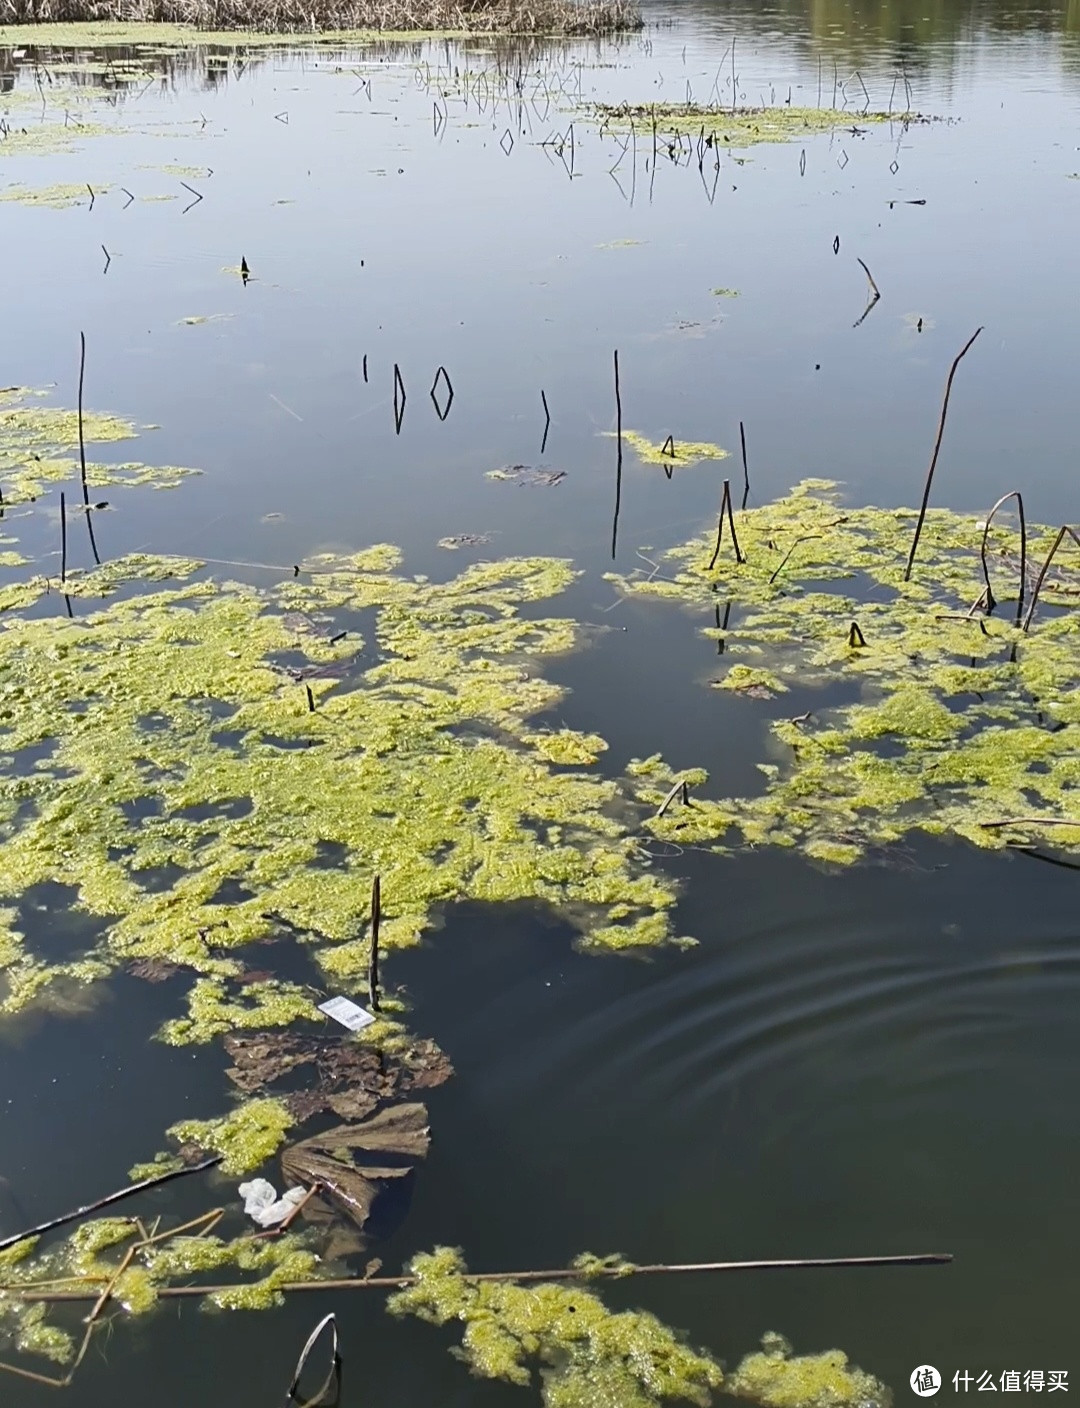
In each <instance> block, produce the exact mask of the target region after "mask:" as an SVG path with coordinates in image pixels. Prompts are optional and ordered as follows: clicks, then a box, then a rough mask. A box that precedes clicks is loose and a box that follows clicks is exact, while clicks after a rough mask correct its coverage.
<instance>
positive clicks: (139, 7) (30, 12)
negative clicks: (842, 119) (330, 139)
mask: <svg viewBox="0 0 1080 1408" xmlns="http://www.w3.org/2000/svg"><path fill="white" fill-rule="evenodd" d="M102 20H123V21H125V22H127V23H131V24H140V23H149V22H152V21H159V22H165V23H170V24H190V25H194V26H195V27H196V28H199V29H256V30H263V31H271V32H273V31H279V30H280V31H282V32H288V31H293V30H305V31H307V32H309V33H310V32H311V30H312V29H313V28H314V29H323V30H355V29H382V30H392V31H397V32H401V31H403V30H439V29H441V30H470V31H476V32H480V33H489V34H490V33H499V34H611V33H615V32H617V31H619V30H629V29H640V28H641V27H642V19H641V14H640V12H639V10H638V7H637V5H636V3H635V0H458V3H456V4H455V3H453V0H6V3H5V5H4V22H5V23H6V24H35V23H42V24H44V23H53V24H55V23H63V22H71V21H82V22H88V21H102Z"/></svg>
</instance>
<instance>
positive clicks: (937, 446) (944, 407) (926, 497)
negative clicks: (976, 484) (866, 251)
mask: <svg viewBox="0 0 1080 1408" xmlns="http://www.w3.org/2000/svg"><path fill="white" fill-rule="evenodd" d="M868 272H869V271H868ZM981 332H982V328H976V329H975V331H974V332H973V333H972V334H971V336H970V337H969V338H968V340H967V342H965V343H964V346H963V347H962V348H961V350H960V352H959V354H958V355H957V357H956V360H955V361H954V362H953V364H952V366H951V367H950V368H949V377H948V380H947V381H946V383H945V399H944V400H943V401H942V403H941V418H940V419H939V421H938V428H937V439H936V440H935V441H934V453H933V456H932V458H931V460H930V468H929V469H928V470H927V472H926V485H925V487H924V488H923V496H922V504H921V506H920V508H919V521H918V522H917V523H916V524H915V536H914V538H912V540H911V551H910V552H909V553H908V560H907V566H906V567H905V568H904V581H905V582H910V581H911V569H912V566H913V565H914V562H915V553H916V551H917V549H918V546H919V538H920V537H921V536H922V530H923V522H924V521H925V519H926V509H927V505H928V504H929V503H930V486H931V484H933V482H934V470H935V469H936V468H937V462H938V454H939V452H940V450H941V438H942V436H943V435H944V434H945V417H946V416H947V415H948V414H949V396H950V395H951V393H952V384H953V377H954V376H955V375H956V369H957V367H958V366H959V365H960V363H961V362H962V361H963V359H964V358H965V357H966V356H967V353H968V351H969V349H970V347H971V344H972V343H973V342H974V341H975V339H976V338H977V337H978V335H979V333H981Z"/></svg>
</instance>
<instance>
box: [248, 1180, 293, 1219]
mask: <svg viewBox="0 0 1080 1408" xmlns="http://www.w3.org/2000/svg"><path fill="white" fill-rule="evenodd" d="M237 1191H238V1192H239V1194H240V1196H241V1198H243V1200H244V1211H245V1212H246V1213H247V1215H248V1217H250V1218H251V1220H252V1221H253V1222H257V1223H258V1224H259V1226H260V1227H276V1226H277V1225H278V1223H279V1222H284V1221H285V1219H286V1218H287V1217H288V1215H289V1213H291V1212H292V1210H293V1208H295V1207H296V1205H297V1204H298V1203H300V1202H302V1201H303V1199H304V1198H305V1196H306V1193H305V1190H304V1189H303V1188H290V1189H289V1191H288V1192H287V1193H283V1194H282V1196H281V1197H280V1198H279V1197H278V1195H277V1190H276V1189H275V1188H274V1185H273V1184H272V1183H267V1181H266V1179H265V1178H253V1179H252V1180H251V1182H250V1183H241V1185H240V1187H239V1189H238V1190H237Z"/></svg>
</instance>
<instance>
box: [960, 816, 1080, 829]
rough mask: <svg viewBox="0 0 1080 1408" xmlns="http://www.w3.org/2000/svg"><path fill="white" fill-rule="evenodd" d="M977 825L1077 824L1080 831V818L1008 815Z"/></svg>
mask: <svg viewBox="0 0 1080 1408" xmlns="http://www.w3.org/2000/svg"><path fill="white" fill-rule="evenodd" d="M977 825H979V826H985V827H986V828H987V830H996V829H997V828H998V827H1002V826H1075V827H1076V829H1077V830H1078V831H1080V819H1077V820H1076V821H1070V819H1069V818H1068V817H1067V816H1007V817H1003V818H1002V819H1001V820H999V821H980V822H978V823H977Z"/></svg>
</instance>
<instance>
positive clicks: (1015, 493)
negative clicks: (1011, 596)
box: [979, 489, 1027, 626]
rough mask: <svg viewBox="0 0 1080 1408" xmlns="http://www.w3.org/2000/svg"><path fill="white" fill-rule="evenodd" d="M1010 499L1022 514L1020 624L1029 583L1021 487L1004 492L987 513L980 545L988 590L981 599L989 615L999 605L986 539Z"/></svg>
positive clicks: (984, 578)
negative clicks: (998, 512) (1013, 500)
mask: <svg viewBox="0 0 1080 1408" xmlns="http://www.w3.org/2000/svg"><path fill="white" fill-rule="evenodd" d="M1009 499H1015V500H1016V507H1017V510H1018V512H1019V514H1020V593H1019V595H1018V597H1017V599H1016V624H1017V625H1018V626H1019V624H1020V621H1021V619H1022V617H1023V615H1024V590H1025V587H1026V585H1027V525H1026V524H1025V522H1024V500H1023V499H1022V498H1021V497H1020V490H1019V489H1010V491H1009V492H1008V493H1007V494H1002V496H1001V498H1000V499H998V501H997V503H996V504H995V505H994V507H993V508H992V509H991V510H990V512H989V513H988V514H987V515H986V522H985V523H984V524H983V535H982V543H981V545H980V547H979V557H980V558H981V560H982V573H983V581H984V582H985V583H986V590H985V591H984V593H983V596H982V597H980V598H979V600H980V601H981V600H983V599H984V598H985V601H986V611H987V614H988V615H989V613H990V612H991V611H993V609H994V607H995V606H996V605H997V602H996V600H995V599H994V592H993V588H992V587H991V586H990V572H989V569H988V568H987V566H986V540H987V537H988V536H989V533H990V525H991V523H993V521H994V515H995V514H996V513H997V511H998V509H999V508H1000V507H1001V506H1002V504H1004V503H1007V502H1008V500H1009Z"/></svg>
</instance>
